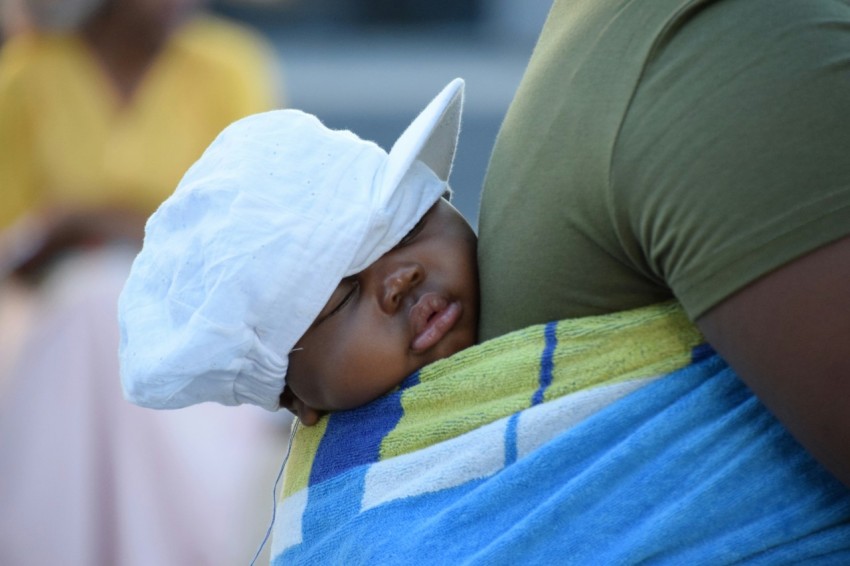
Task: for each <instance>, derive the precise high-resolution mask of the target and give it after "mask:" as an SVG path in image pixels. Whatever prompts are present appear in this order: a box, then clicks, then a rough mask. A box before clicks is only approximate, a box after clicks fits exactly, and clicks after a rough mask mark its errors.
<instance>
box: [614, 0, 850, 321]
mask: <svg viewBox="0 0 850 566" xmlns="http://www.w3.org/2000/svg"><path fill="white" fill-rule="evenodd" d="M761 4H763V3H762V2H721V3H718V4H716V5H712V6H711V7H709V8H708V9H704V10H702V11H700V12H698V13H696V14H690V15H686V16H683V19H682V21H681V22H680V25H678V26H671V28H670V29H671V30H672V31H671V32H670V35H669V37H665V38H662V39H661V41H659V43H658V49H657V50H656V52H655V53H654V54H653V56H652V58H651V59H650V60H649V62H648V64H647V66H646V67H645V69H644V73H643V77H642V79H641V82H640V86H639V87H638V89H637V90H636V92H635V95H634V98H633V100H632V102H631V104H630V107H629V110H628V113H627V115H626V117H625V119H624V121H623V123H622V128H621V131H620V133H619V136H618V139H617V142H616V146H615V150H614V154H613V159H612V164H611V168H612V175H611V187H610V189H611V193H610V196H611V203H612V204H611V206H612V214H613V215H614V220H615V224H616V227H617V228H616V229H617V230H618V236H619V237H620V238H621V240H622V241H623V242H625V245H624V248H625V249H628V250H633V251H632V252H631V257H630V258H629V259H630V261H633V262H635V263H636V264H640V266H641V268H642V269H646V270H648V271H649V272H651V273H653V274H654V275H655V276H657V278H658V279H659V280H663V281H665V282H666V283H667V285H668V286H669V287H670V288H671V289H672V291H673V293H674V294H675V295H676V296H677V298H678V299H679V300H680V301H681V302H682V303H683V305H684V306H685V308H686V310H687V311H688V314H689V315H690V316H691V317H692V318H697V317H699V316H700V315H702V314H704V313H705V312H706V311H707V310H709V309H710V308H711V307H712V306H714V305H716V304H718V303H719V302H721V301H722V300H723V299H724V298H726V297H728V296H730V295H731V294H733V293H734V292H735V291H737V290H739V289H741V288H742V287H744V286H746V285H747V284H748V283H750V282H752V281H754V280H756V279H757V278H759V277H761V276H763V275H765V274H767V273H769V272H770V271H772V270H774V269H776V268H778V267H780V266H782V265H783V264H785V263H787V262H790V261H792V260H794V259H795V258H797V257H800V256H801V255H805V254H806V253H807V252H809V251H811V250H813V249H816V248H818V247H820V246H822V245H825V244H827V243H829V242H831V241H835V240H837V239H840V238H841V237H843V236H845V235H847V234H848V233H850V6H848V5H847V4H846V3H842V2H826V1H812V2H793V1H783V2H778V3H776V2H774V3H773V4H774V5H773V6H772V7H771V8H770V9H767V10H766V9H764V6H761ZM778 4H781V6H779V5H778Z"/></svg>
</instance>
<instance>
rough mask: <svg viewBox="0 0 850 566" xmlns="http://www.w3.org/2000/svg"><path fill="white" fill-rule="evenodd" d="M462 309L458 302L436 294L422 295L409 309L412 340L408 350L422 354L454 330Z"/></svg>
mask: <svg viewBox="0 0 850 566" xmlns="http://www.w3.org/2000/svg"><path fill="white" fill-rule="evenodd" d="M462 313H463V307H462V305H461V304H460V302H459V301H451V302H450V301H449V300H448V299H446V298H444V297H442V296H440V295H438V294H437V293H426V294H424V295H422V296H421V297H420V298H419V300H418V301H417V302H416V304H414V305H413V307H412V308H411V309H410V321H411V325H412V327H413V340H412V341H411V342H410V348H411V349H412V350H413V351H415V352H424V351H425V350H428V349H429V348H432V347H433V346H434V345H436V344H437V343H438V342H439V341H440V340H442V339H443V337H444V336H445V335H446V334H447V333H448V332H449V331H450V330H451V329H452V328H454V326H455V324H456V323H457V321H458V320H459V319H460V315H461V314H462Z"/></svg>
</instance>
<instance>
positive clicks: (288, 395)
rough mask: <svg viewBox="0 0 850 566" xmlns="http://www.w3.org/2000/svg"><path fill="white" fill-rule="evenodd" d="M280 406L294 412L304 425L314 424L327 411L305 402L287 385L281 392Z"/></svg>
mask: <svg viewBox="0 0 850 566" xmlns="http://www.w3.org/2000/svg"><path fill="white" fill-rule="evenodd" d="M280 406H281V407H283V408H284V409H286V410H287V411H289V412H291V413H293V414H294V415H295V416H296V417H298V420H300V421H301V424H303V425H304V426H313V425H314V424H316V423H317V422H319V419H320V418H322V415H324V414H325V413H324V412H323V411H319V410H317V409H314V408H313V407H310V406H309V405H307V404H306V403H304V402H303V401H302V400H301V399H300V398H299V397H298V396H297V395H295V393H293V392H292V389H290V388H289V386H288V385H287V386H286V387H284V388H283V393H281V394H280Z"/></svg>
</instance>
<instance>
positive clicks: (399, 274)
mask: <svg viewBox="0 0 850 566" xmlns="http://www.w3.org/2000/svg"><path fill="white" fill-rule="evenodd" d="M424 279H425V272H424V270H423V269H422V266H420V265H419V264H416V263H412V264H407V265H402V266H398V267H396V268H394V269H392V270H390V271H389V272H388V273H387V274H386V275H385V276H384V284H383V288H382V289H381V297H380V301H381V308H382V309H383V310H384V312H386V313H388V314H393V313H395V312H396V311H398V309H399V307H400V306H401V305H402V301H403V300H404V297H405V296H406V295H407V294H408V293H409V292H410V291H411V289H413V288H414V287H416V286H417V285H419V284H420V283H421V282H422V281H423V280H424Z"/></svg>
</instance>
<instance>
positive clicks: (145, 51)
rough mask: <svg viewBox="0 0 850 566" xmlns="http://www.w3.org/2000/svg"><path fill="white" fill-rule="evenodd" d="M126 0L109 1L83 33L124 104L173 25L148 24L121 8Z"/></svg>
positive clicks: (133, 92)
mask: <svg viewBox="0 0 850 566" xmlns="http://www.w3.org/2000/svg"><path fill="white" fill-rule="evenodd" d="M122 5H124V6H126V4H124V0H119V1H117V2H115V1H110V2H107V3H106V5H105V6H104V7H103V8H102V9H101V10H100V11H98V13H97V14H95V15H94V16H93V17H92V18H91V19H90V20H89V21H88V22H87V23H86V24H85V25H84V26H83V28H82V30H81V35H82V37H83V39H84V40H85V41H86V43H87V44H88V45H89V46H90V47H91V48H92V50H93V51H94V54H95V56H96V57H97V59H98V61H99V62H100V64H101V65H102V67H103V69H104V71H105V73H106V75H107V76H108V77H109V79H110V81H111V83H112V84H113V86H114V87H115V89H116V91H117V93H118V95H119V98H120V99H121V101H122V102H123V103H127V102H129V101H130V100H131V99H132V98H133V95H134V94H135V92H136V90H137V88H138V87H139V85H140V84H141V82H142V79H143V78H144V76H145V74H146V72H147V71H148V69H149V68H150V66H151V65H152V64H153V62H154V61H155V60H156V58H157V57H158V56H159V55H160V53H161V52H162V50H163V48H164V46H165V44H166V42H167V41H168V38H169V36H170V32H171V29H170V27H166V26H160V27H156V26H153V25H145V24H146V23H148V22H145V21H144V19H142V20H141V21H140V19H139V18H134V17H133V15H134V14H133V13H132V11H129V10H126V9H124V8H123V7H122Z"/></svg>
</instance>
